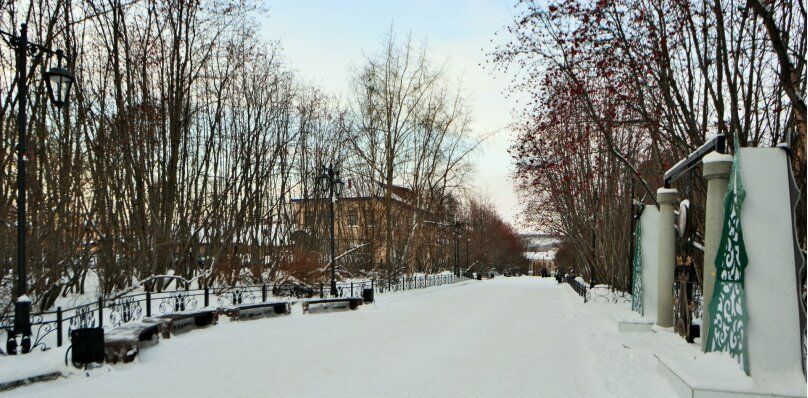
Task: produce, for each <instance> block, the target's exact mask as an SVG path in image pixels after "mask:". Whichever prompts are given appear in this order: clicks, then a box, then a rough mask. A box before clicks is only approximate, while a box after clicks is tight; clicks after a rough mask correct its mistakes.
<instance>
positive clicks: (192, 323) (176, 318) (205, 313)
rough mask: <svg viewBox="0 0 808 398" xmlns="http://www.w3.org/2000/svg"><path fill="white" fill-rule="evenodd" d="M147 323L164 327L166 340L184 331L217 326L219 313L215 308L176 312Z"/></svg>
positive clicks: (150, 319)
mask: <svg viewBox="0 0 808 398" xmlns="http://www.w3.org/2000/svg"><path fill="white" fill-rule="evenodd" d="M143 321H144V322H146V323H156V324H160V325H162V333H163V337H164V338H167V339H168V338H171V335H172V334H177V332H178V331H182V330H184V329H189V330H190V329H193V328H198V327H205V326H208V325H215V324H216V323H217V322H219V311H218V310H216V309H214V308H203V309H200V310H195V311H184V312H175V313H172V314H165V315H159V316H155V317H151V318H146V319H144V320H143Z"/></svg>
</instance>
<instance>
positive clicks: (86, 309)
mask: <svg viewBox="0 0 808 398" xmlns="http://www.w3.org/2000/svg"><path fill="white" fill-rule="evenodd" d="M466 279H467V278H465V277H456V276H454V275H429V276H426V277H423V276H422V277H402V278H400V279H399V280H397V281H395V282H391V281H386V282H384V283H381V282H377V281H373V280H367V281H354V282H344V283H338V284H337V294H336V296H332V295H331V294H330V286H329V285H328V284H323V283H320V284H317V285H303V284H291V283H290V284H280V285H271V284H270V285H267V284H264V285H252V286H236V287H217V288H213V287H211V288H204V289H178V290H172V291H162V292H151V291H146V292H143V293H133V294H128V295H124V296H120V297H115V298H109V299H106V298H101V299H98V300H96V301H94V302H89V303H85V304H81V305H77V306H73V307H70V308H62V307H56V310H54V311H43V312H39V313H33V314H31V332H32V335H31V351H33V350H34V349H35V348H39V349H40V350H43V351H44V350H47V349H49V348H51V347H52V346H54V345H55V346H57V347H60V346H62V345H63V344H64V339H65V336H67V338H68V339H69V336H70V331H72V330H73V329H78V328H87V327H102V328H105V329H109V328H113V327H116V326H119V325H121V324H123V323H127V322H132V321H139V320H142V319H144V318H148V317H150V316H153V315H154V316H157V315H164V314H170V313H174V312H182V311H191V310H195V309H198V308H204V307H209V306H228V305H240V304H251V303H260V302H266V301H270V300H286V299H289V298H297V299H303V298H313V297H320V298H329V297H360V296H361V295H362V291H363V290H364V289H366V288H370V289H374V290H375V292H378V293H384V292H390V291H398V290H408V289H421V288H425V287H430V286H438V285H443V284H448V283H456V282H460V281H462V280H466ZM13 325H14V316H13V315H9V316H5V317H0V329H1V330H2V331H4V332H5V335H6V338H4V339H2V341H5V340H6V339H7V338H8V336H9V335H10V333H9V332H10V330H11V329H12V328H13Z"/></svg>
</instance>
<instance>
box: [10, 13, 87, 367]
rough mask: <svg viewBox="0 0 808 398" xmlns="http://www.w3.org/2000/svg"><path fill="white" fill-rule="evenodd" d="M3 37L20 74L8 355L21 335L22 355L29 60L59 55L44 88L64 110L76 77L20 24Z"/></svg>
mask: <svg viewBox="0 0 808 398" xmlns="http://www.w3.org/2000/svg"><path fill="white" fill-rule="evenodd" d="M0 37H2V38H3V41H5V42H6V43H7V44H8V45H9V46H10V47H11V48H13V49H14V54H15V57H16V61H17V62H16V74H17V105H18V106H19V108H18V110H17V131H18V136H17V148H16V149H17V292H16V293H17V299H16V301H15V303H14V329H12V331H11V332H10V333H9V334H8V338H7V341H6V352H7V353H8V354H10V355H16V354H17V337H18V336H21V339H20V348H21V351H22V353H23V354H25V353H27V352H29V351H30V350H31V318H30V316H31V299H30V298H29V297H28V287H27V283H26V275H25V261H26V256H25V230H26V225H27V220H26V214H25V199H26V198H25V179H26V176H25V163H26V161H27V160H28V159H27V156H26V143H27V137H26V123H27V120H26V119H27V116H26V105H27V103H28V71H27V61H28V57H31V58H33V59H34V62H38V61H40V60H41V59H42V56H43V55H46V56H48V57H49V56H51V55H56V57H57V58H58V64H57V65H58V66H56V67H54V68H51V69H50V70H49V71H48V72H46V73H45V76H44V77H45V85H46V86H47V88H48V96H50V99H51V102H52V103H53V104H54V105H56V106H57V107H59V108H61V107H62V106H63V105H65V104H66V103H67V100H68V97H69V95H70V87H71V86H72V84H73V80H74V78H73V74H72V73H70V71H68V70H67V69H64V68H62V65H61V64H62V57H64V55H63V54H62V51H61V50H56V51H54V50H51V49H50V48H47V47H45V46H42V45H39V44H35V43H31V42H29V41H28V26H27V25H26V24H22V25H20V34H19V36H18V35H15V34H12V33H8V32H4V31H2V30H0Z"/></svg>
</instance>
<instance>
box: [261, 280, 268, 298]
mask: <svg viewBox="0 0 808 398" xmlns="http://www.w3.org/2000/svg"><path fill="white" fill-rule="evenodd" d="M261 301H267V285H266V283H265V284H263V285H261Z"/></svg>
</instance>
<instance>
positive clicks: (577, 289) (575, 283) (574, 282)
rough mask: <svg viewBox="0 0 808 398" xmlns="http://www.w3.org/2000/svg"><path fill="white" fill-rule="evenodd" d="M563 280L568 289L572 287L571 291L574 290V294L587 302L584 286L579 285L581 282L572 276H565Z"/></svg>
mask: <svg viewBox="0 0 808 398" xmlns="http://www.w3.org/2000/svg"><path fill="white" fill-rule="evenodd" d="M564 280H565V281H566V282H567V284H568V285H570V287H572V290H574V291H575V293H578V295H579V296H581V297H583V299H584V303H585V302H586V301H587V297H586V285H584V284H583V283H581V281H579V280H577V279H575V276H573V275H567V276H566V277H565V278H564Z"/></svg>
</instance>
